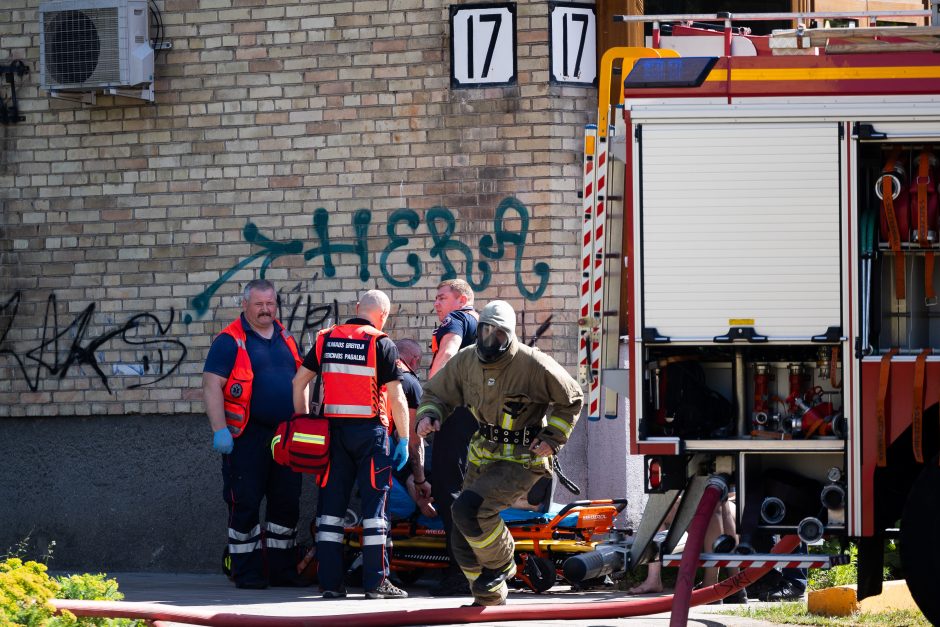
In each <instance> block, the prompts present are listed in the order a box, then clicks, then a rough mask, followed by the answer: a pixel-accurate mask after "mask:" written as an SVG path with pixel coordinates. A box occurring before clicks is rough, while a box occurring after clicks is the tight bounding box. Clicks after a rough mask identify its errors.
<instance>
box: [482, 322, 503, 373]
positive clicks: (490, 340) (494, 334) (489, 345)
mask: <svg viewBox="0 0 940 627" xmlns="http://www.w3.org/2000/svg"><path fill="white" fill-rule="evenodd" d="M507 350H509V335H507V333H506V332H505V331H503V330H502V329H497V328H496V327H494V326H492V325H489V324H480V325H479V326H478V327H477V356H478V357H479V358H480V361H482V362H483V363H486V364H488V363H490V362H494V361H496V360H497V359H499V357H500V355H502V354H503V353H505V352H506V351H507Z"/></svg>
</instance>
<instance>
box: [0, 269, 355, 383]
mask: <svg viewBox="0 0 940 627" xmlns="http://www.w3.org/2000/svg"><path fill="white" fill-rule="evenodd" d="M302 285H303V284H302V283H298V284H297V285H295V286H294V288H293V289H292V290H290V292H288V293H282V292H279V293H278V318H279V319H280V320H282V321H283V323H284V326H285V328H286V329H287V330H288V331H290V332H291V333H292V334H293V335H294V337H295V338H298V346H299V347H300V350H301V351H302V352H306V347H309V345H310V344H312V337H313V333H315V332H316V331H318V330H319V329H321V328H324V327H325V326H326V325H328V324H330V323H331V321H335V320H336V319H337V318H338V316H339V313H338V312H339V305H338V303H337V302H336V301H335V300H334V301H333V302H331V303H325V304H316V303H314V302H313V298H312V297H311V296H310V295H309V294H302V293H301V287H302ZM21 300H22V292H19V291H18V292H16V293H15V294H13V295H12V296H10V297H9V298H8V299H7V300H6V302H4V303H3V304H2V305H0V358H2V357H3V356H7V357H9V358H10V359H11V360H12V361H13V364H14V367H15V369H16V370H17V372H18V373H19V376H20V377H21V378H22V379H23V381H25V382H26V385H27V387H28V388H29V389H30V390H31V391H33V392H36V391H37V390H39V383H40V381H42V380H43V379H46V378H55V379H64V378H65V377H66V376H68V375H69V373H70V372H72V373H74V372H75V371H76V370H79V371H81V372H82V373H84V372H85V368H86V367H87V368H88V369H90V370H91V373H93V374H91V373H89V374H90V376H95V377H96V378H97V379H98V380H99V381H101V383H102V385H103V386H104V388H105V389H106V390H107V391H108V392H109V393H111V394H113V393H114V390H113V389H112V384H111V379H112V377H113V376H114V375H120V376H124V377H136V379H135V382H132V383H128V384H127V385H126V389H129V390H133V389H136V388H142V387H147V386H153V385H155V384H157V383H159V382H160V381H163V380H164V379H166V378H167V377H169V376H170V375H172V374H173V373H174V372H176V371H178V370H179V368H180V366H181V365H182V363H183V361H184V360H185V359H186V355H187V354H188V350H187V348H186V342H185V338H184V337H183V336H180V335H178V334H177V333H173V332H171V330H172V328H173V327H174V325H175V326H176V329H177V330H180V326H179V324H178V323H175V322H174V321H175V320H177V318H178V316H177V315H176V310H175V309H174V308H173V307H168V308H167V309H166V311H165V313H161V314H157V313H139V314H136V315H133V316H131V317H129V318H128V319H127V320H125V321H124V322H123V323H120V324H112V325H110V326H108V327H107V328H105V329H104V330H103V331H101V332H95V333H93V332H91V331H90V328H93V327H92V318H93V316H94V315H95V310H96V307H95V304H94V303H91V304H89V305H88V306H86V307H85V308H84V309H83V310H82V311H81V313H79V314H77V315H75V316H74V317H72V318H71V320H68V321H66V320H60V312H59V309H60V308H59V305H58V301H57V298H56V295H55V293H52V294H50V295H49V297H48V298H47V299H46V308H45V314H44V316H43V325H42V328H41V330H40V331H39V338H37V339H36V340H33V341H21V342H18V343H16V344H15V345H14V344H13V343H12V342H11V340H10V331H11V330H14V329H16V328H17V327H18V326H19V325H21V323H22V321H23V318H24V316H23V314H21V313H20V302H21ZM285 313H286V316H285ZM106 350H118V351H121V355H122V356H129V355H133V363H127V362H126V361H121V362H116V363H110V364H109V363H106V361H105V357H104V352H103V351H106Z"/></svg>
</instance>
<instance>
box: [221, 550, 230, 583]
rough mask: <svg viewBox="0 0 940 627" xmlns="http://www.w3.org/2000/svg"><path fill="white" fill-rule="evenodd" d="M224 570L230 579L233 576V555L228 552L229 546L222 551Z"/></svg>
mask: <svg viewBox="0 0 940 627" xmlns="http://www.w3.org/2000/svg"><path fill="white" fill-rule="evenodd" d="M222 572H223V573H225V576H226V577H228V578H229V579H231V578H232V556H231V555H230V554H229V552H228V547H225V550H224V551H222Z"/></svg>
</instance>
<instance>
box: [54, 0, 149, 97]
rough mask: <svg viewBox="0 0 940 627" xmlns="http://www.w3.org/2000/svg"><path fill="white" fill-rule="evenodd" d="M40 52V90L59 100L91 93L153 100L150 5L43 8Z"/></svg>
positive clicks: (108, 0)
mask: <svg viewBox="0 0 940 627" xmlns="http://www.w3.org/2000/svg"><path fill="white" fill-rule="evenodd" d="M39 50H40V54H39V73H40V85H41V86H42V88H43V89H46V90H48V91H50V92H53V95H56V92H83V91H84V92H87V91H90V92H105V93H111V94H121V95H133V96H135V97H142V98H145V99H149V100H153V96H152V94H153V48H151V46H150V36H149V21H148V8H147V0H56V1H53V2H43V3H41V4H40V6H39ZM132 88H136V89H142V91H141V92H140V93H141V94H143V95H136V94H135V92H134V91H130V89H132ZM147 91H149V92H150V97H149V98H147V97H146V93H147Z"/></svg>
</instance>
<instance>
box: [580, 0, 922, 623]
mask: <svg viewBox="0 0 940 627" xmlns="http://www.w3.org/2000/svg"><path fill="white" fill-rule="evenodd" d="M924 16H927V17H929V13H928V12H910V14H908V13H905V14H904V15H901V16H899V15H897V14H894V15H892V16H887V15H886V14H870V13H869V14H861V15H852V16H847V15H842V14H836V15H833V14H829V15H826V14H784V15H763V14H762V15H746V16H745V15H735V16H731V15H722V14H719V15H710V16H701V15H697V16H660V17H649V16H647V17H642V18H628V17H624V18H623V19H624V21H633V20H636V21H640V20H642V21H647V22H653V23H654V29H653V31H654V32H653V42H652V43H653V46H654V47H651V48H615V49H612V50H610V51H608V52H607V53H606V54H605V55H604V58H603V60H602V63H601V65H602V69H601V77H602V78H601V84H600V89H599V92H600V103H601V106H600V107H599V121H598V124H597V125H591V126H589V127H588V129H587V132H586V141H585V160H584V190H583V198H584V204H583V213H584V230H583V240H584V256H583V265H582V270H583V280H582V286H581V287H582V289H581V312H580V321H581V325H582V327H581V328H582V332H581V369H580V374H581V378H582V383H583V385H584V386H585V387H586V388H587V389H588V390H589V392H588V397H587V400H588V409H589V418H590V419H592V420H603V419H605V417H615V416H616V414H617V408H618V402H619V401H618V395H619V398H620V399H623V398H626V399H628V401H629V409H628V415H629V420H630V453H631V454H634V455H642V456H644V460H645V468H646V472H645V477H644V480H645V490H646V492H647V493H648V495H649V500H648V504H647V507H646V510H645V513H644V515H643V517H642V519H641V521H640V524H639V527H638V529H637V532H636V535H635V540H634V542H633V544H632V548H631V549H630V551H629V553H630V555H629V558H630V559H631V561H632V564H633V565H637V564H642V563H644V562H646V561H649V560H650V559H653V558H654V557H653V556H654V553H655V551H654V543H653V542H652V539H653V537H654V534H655V533H656V531H657V530H658V528H659V527H660V525H661V524H662V522H663V520H664V518H665V516H666V515H667V512H669V511H670V510H671V509H672V507H673V506H674V504H675V503H676V501H677V499H678V498H679V496H680V495H683V494H684V495H685V497H683V498H682V500H681V504H680V506H679V510H678V514H677V515H676V518H675V522H674V523H673V525H672V528H671V530H670V533H669V535H668V536H667V538H666V540H665V542H663V543H662V546H660V547H659V551H660V553H661V555H662V556H663V557H662V559H664V560H665V561H666V562H667V563H668V562H671V561H672V560H673V559H674V557H673V556H672V555H671V551H672V550H673V548H674V547H675V544H676V542H678V536H679V535H681V533H682V532H683V530H684V529H685V528H686V527H687V526H688V523H689V520H690V518H691V516H692V509H693V507H694V504H695V502H696V500H697V496H698V495H701V494H702V491H703V489H704V488H703V486H704V484H705V482H706V481H707V478H708V477H709V476H710V475H714V474H722V475H725V476H727V477H729V478H730V479H729V482H730V484H731V485H732V486H733V487H734V488H735V489H736V494H737V496H736V499H737V503H738V519H737V523H738V532H739V534H740V542H739V544H738V546H737V548H736V549H735V551H734V552H733V553H732V554H731V555H728V554H725V555H723V556H716V555H714V554H706V555H703V556H702V559H703V560H708V559H719V558H720V559H722V560H724V561H723V562H722V563H724V562H728V561H730V563H731V565H734V563H735V562H734V559H737V558H741V559H744V558H745V557H746V555H747V554H749V553H751V552H753V551H755V547H756V546H758V545H759V544H760V541H761V540H762V539H763V538H764V537H766V536H771V535H773V534H781V535H782V534H799V537H800V539H801V540H803V542H804V543H806V544H810V545H812V544H817V543H819V542H821V540H822V539H823V538H824V537H841V538H847V539H848V538H850V539H853V540H854V541H856V542H857V543H858V546H859V564H858V568H859V597H860V598H864V597H865V596H870V595H872V594H876V593H877V592H879V591H880V589H881V580H882V565H883V555H884V541H885V539H886V538H887V537H891V536H892V535H896V536H899V545H900V552H901V559H902V564H903V569H904V573H905V576H906V578H907V581H908V585H909V587H910V590H911V592H912V594H913V596H914V598H915V600H916V601H917V603H918V604H919V606H920V607H921V608H922V610H923V611H924V613H925V614H926V616H927V617H928V618H929V619H930V620H931V621H932V622H934V623H937V624H940V594H937V593H936V588H935V585H936V584H934V583H933V581H932V577H931V571H932V569H934V568H935V567H936V566H937V565H938V564H940V533H938V531H940V466H938V464H940V414H938V401H940V356H934V355H933V351H934V350H940V305H938V300H937V293H938V292H940V279H938V278H937V277H935V276H934V275H935V272H934V270H935V268H936V264H937V262H936V257H937V253H938V252H940V239H938V232H940V223H938V198H940V196H938V191H937V188H938V182H940V167H938V157H940V56H938V55H937V51H938V50H940V28H936V27H933V26H929V25H925V26H909V27H897V26H884V23H885V20H886V19H894V20H910V19H913V18H918V19H923V17H924ZM847 17H855V18H858V17H862V18H868V19H872V18H875V19H878V20H879V22H878V24H879V25H878V26H875V27H860V28H845V27H840V28H828V27H819V26H820V25H823V26H827V25H826V24H825V23H824V20H826V19H830V18H832V19H845V18H847ZM738 19H743V20H746V21H756V20H765V19H776V20H781V19H782V20H790V21H793V22H798V23H795V24H794V26H795V27H794V28H791V29H787V30H785V31H777V32H775V33H774V34H773V35H772V36H768V37H763V38H759V37H752V36H750V35H749V34H748V33H747V32H746V31H744V30H742V29H739V28H737V27H736V26H735V25H734V23H733V22H734V21H735V20H738ZM693 20H695V21H698V22H706V25H704V26H700V25H699V26H696V25H692V26H690V25H689V23H690V22H691V21H693ZM926 21H929V20H926ZM715 22H717V24H718V26H717V30H715V29H714V28H713V27H711V26H708V25H707V23H715ZM670 23H680V24H682V25H684V28H686V32H685V33H683V34H689V33H688V30H689V29H691V30H692V31H696V30H698V31H700V32H699V33H698V34H699V35H700V36H701V37H702V38H704V39H705V40H707V39H708V38H711V41H705V44H706V45H711V46H712V47H713V48H714V47H715V46H717V49H716V50H717V51H716V52H713V53H708V52H706V53H704V55H703V53H701V52H698V53H693V54H692V55H691V56H690V55H689V54H684V53H683V52H682V51H681V50H682V48H683V42H681V41H678V40H679V39H681V36H680V35H678V34H677V35H675V36H673V40H672V41H670V40H669V38H668V37H664V36H663V32H664V30H665V29H664V27H665V26H666V25H668V24H670ZM667 48H673V49H667ZM677 50H678V51H677ZM738 53H741V54H738ZM618 65H622V70H621V71H620V72H619V73H618V71H617V70H618ZM611 92H613V102H614V105H613V106H612V107H610V108H608V106H607V103H608V102H611ZM687 504H688V506H687ZM705 550H706V552H707V551H709V550H710V549H709V548H708V547H706V549H705ZM757 550H758V552H761V550H760V549H759V547H758V549H757ZM764 551H765V552H766V549H764ZM791 557H792V556H791ZM820 559H822V558H820ZM829 563H835V562H829Z"/></svg>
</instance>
